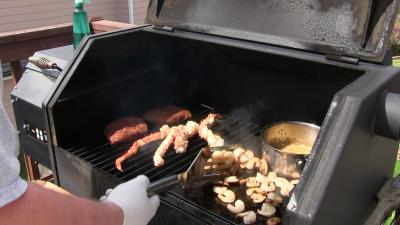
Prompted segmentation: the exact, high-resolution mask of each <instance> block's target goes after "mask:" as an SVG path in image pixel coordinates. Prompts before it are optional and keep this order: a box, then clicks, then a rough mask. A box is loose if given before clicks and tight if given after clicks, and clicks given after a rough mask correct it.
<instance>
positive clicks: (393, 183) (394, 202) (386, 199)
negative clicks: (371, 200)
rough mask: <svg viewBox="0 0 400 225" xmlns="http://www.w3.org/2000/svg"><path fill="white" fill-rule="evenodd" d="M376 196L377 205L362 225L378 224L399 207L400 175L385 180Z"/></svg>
mask: <svg viewBox="0 0 400 225" xmlns="http://www.w3.org/2000/svg"><path fill="white" fill-rule="evenodd" d="M377 197H378V199H379V202H378V205H377V206H376V208H375V210H374V211H373V212H372V214H371V215H370V216H369V218H368V219H367V221H366V222H365V223H364V225H380V224H381V223H382V221H383V220H385V219H386V218H387V217H388V216H389V215H390V213H391V212H392V211H393V210H396V209H399V208H400V176H397V177H395V178H392V179H390V180H388V181H386V182H385V184H384V185H383V186H382V188H381V189H380V190H379V192H378V194H377Z"/></svg>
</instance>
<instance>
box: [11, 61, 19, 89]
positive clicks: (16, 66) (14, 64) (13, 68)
mask: <svg viewBox="0 0 400 225" xmlns="http://www.w3.org/2000/svg"><path fill="white" fill-rule="evenodd" d="M10 65H11V72H12V77H13V82H14V85H16V84H17V83H18V81H19V79H21V76H22V68H21V63H20V61H19V60H18V61H14V62H10Z"/></svg>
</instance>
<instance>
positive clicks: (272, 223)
mask: <svg viewBox="0 0 400 225" xmlns="http://www.w3.org/2000/svg"><path fill="white" fill-rule="evenodd" d="M280 223H281V219H280V218H279V217H277V216H274V217H271V218H269V219H268V220H267V225H278V224H280Z"/></svg>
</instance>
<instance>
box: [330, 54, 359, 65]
mask: <svg viewBox="0 0 400 225" xmlns="http://www.w3.org/2000/svg"><path fill="white" fill-rule="evenodd" d="M325 58H326V59H328V60H333V61H337V62H344V63H349V64H353V65H358V63H359V62H360V59H359V58H354V57H350V56H343V55H333V54H326V55H325Z"/></svg>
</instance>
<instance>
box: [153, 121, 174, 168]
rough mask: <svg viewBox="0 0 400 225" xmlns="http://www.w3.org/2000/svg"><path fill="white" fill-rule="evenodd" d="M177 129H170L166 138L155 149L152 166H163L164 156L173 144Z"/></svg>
mask: <svg viewBox="0 0 400 225" xmlns="http://www.w3.org/2000/svg"><path fill="white" fill-rule="evenodd" d="M177 131H178V127H172V128H171V129H170V130H169V133H168V135H167V137H166V138H165V139H164V140H163V142H162V143H161V144H160V146H159V147H158V148H157V150H156V152H155V153H154V157H153V161H154V166H156V167H159V166H162V165H164V159H163V157H164V155H165V153H166V152H167V150H168V148H169V147H170V146H171V145H172V144H173V143H174V141H175V138H176V135H177Z"/></svg>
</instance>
